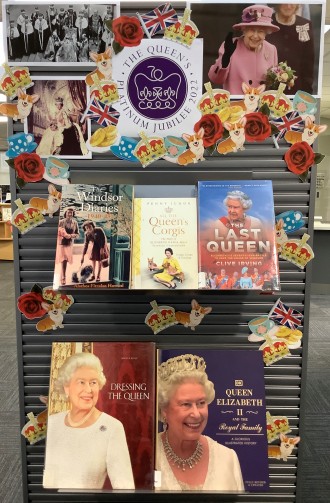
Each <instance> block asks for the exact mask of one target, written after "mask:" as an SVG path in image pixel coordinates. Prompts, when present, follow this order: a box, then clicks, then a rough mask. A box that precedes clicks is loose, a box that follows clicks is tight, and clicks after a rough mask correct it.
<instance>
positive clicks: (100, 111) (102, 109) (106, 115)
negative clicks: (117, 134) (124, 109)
mask: <svg viewBox="0 0 330 503" xmlns="http://www.w3.org/2000/svg"><path fill="white" fill-rule="evenodd" d="M119 116H120V112H118V111H117V110H116V109H115V108H113V107H112V106H110V105H106V104H105V103H102V101H98V100H96V99H95V98H94V99H92V100H91V102H90V103H89V105H88V106H87V108H86V110H85V113H84V117H83V118H85V117H88V118H89V119H92V121H94V122H97V124H99V125H100V126H104V127H106V126H110V124H113V125H114V126H116V125H117V124H118V120H119Z"/></svg>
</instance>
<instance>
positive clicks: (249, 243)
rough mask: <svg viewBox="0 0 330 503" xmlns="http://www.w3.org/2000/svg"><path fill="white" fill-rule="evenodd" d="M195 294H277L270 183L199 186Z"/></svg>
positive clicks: (231, 182) (253, 181) (252, 182)
mask: <svg viewBox="0 0 330 503" xmlns="http://www.w3.org/2000/svg"><path fill="white" fill-rule="evenodd" d="M198 243H199V275H198V279H199V288H207V289H218V290H239V289H250V290H251V289H254V290H269V291H276V290H280V282H279V267H278V256H277V251H276V240H275V214H274V201H273V189H272V182H271V181H270V180H246V181H236V180H235V181H210V182H198Z"/></svg>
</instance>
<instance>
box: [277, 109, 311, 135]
mask: <svg viewBox="0 0 330 503" xmlns="http://www.w3.org/2000/svg"><path fill="white" fill-rule="evenodd" d="M270 122H271V124H274V126H276V127H277V129H278V130H279V133H278V134H276V135H275V136H276V140H280V139H281V138H283V137H284V135H285V133H286V132H287V131H303V129H304V127H305V122H304V120H303V118H302V117H300V115H299V113H298V112H290V113H288V114H286V115H284V116H283V117H278V118H277V119H272V120H271V121H270Z"/></svg>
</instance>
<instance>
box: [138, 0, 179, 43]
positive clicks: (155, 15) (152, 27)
mask: <svg viewBox="0 0 330 503" xmlns="http://www.w3.org/2000/svg"><path fill="white" fill-rule="evenodd" d="M136 15H137V17H138V18H139V21H140V23H141V26H142V28H143V31H144V32H145V34H146V35H147V37H148V38H151V37H153V36H154V35H156V33H158V32H159V31H163V30H165V28H168V27H169V26H171V25H172V24H175V23H176V22H177V21H178V15H177V13H176V10H175V9H173V7H172V5H171V4H170V3H164V4H162V5H160V6H159V7H156V8H155V9H154V10H151V11H150V12H147V14H139V13H138V12H137V13H136Z"/></svg>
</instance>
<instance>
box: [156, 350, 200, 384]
mask: <svg viewBox="0 0 330 503" xmlns="http://www.w3.org/2000/svg"><path fill="white" fill-rule="evenodd" d="M192 370H198V372H205V370H206V363H205V360H204V358H202V357H201V356H197V355H189V354H186V355H180V356H176V357H174V358H170V359H169V360H167V361H166V362H164V363H162V364H161V365H159V366H158V377H159V379H161V380H162V381H167V380H168V379H169V377H170V376H171V375H172V374H176V373H177V372H191V371H192Z"/></svg>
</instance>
